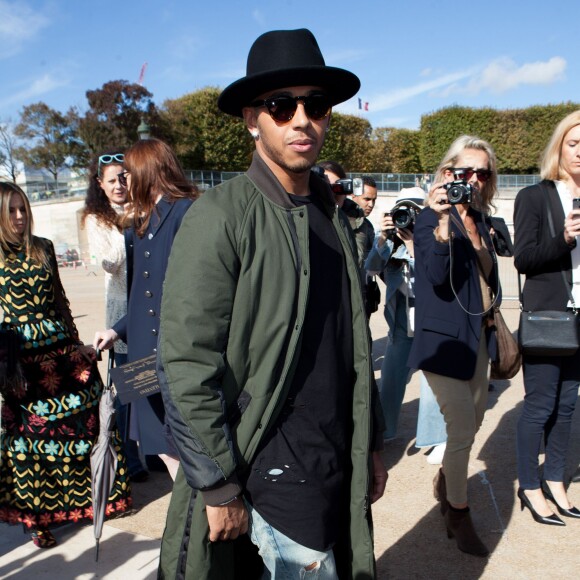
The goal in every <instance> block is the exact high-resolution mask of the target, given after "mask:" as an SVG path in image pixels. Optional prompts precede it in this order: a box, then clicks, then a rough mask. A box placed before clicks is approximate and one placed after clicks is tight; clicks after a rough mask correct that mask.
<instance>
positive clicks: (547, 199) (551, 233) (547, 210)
mask: <svg viewBox="0 0 580 580" xmlns="http://www.w3.org/2000/svg"><path fill="white" fill-rule="evenodd" d="M546 212H547V216H548V227H549V228H550V235H551V236H552V238H555V237H556V230H555V229H554V220H553V218H552V210H551V209H550V200H549V198H548V197H547V196H546ZM560 274H562V280H563V281H564V286H565V287H566V290H567V291H568V298H569V299H570V303H571V304H572V310H573V311H574V312H576V303H575V302H574V297H573V296H572V290H570V285H569V284H568V281H567V280H566V274H564V270H562V269H561V268H560ZM521 276H522V275H521V274H520V273H519V272H518V292H519V294H520V310H522V311H523V309H524V295H523V290H522V281H521Z"/></svg>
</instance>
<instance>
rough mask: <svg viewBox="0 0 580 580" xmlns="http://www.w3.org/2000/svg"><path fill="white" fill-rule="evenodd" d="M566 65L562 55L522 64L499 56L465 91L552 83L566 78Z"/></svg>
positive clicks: (472, 91) (505, 88)
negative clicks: (543, 60) (519, 64)
mask: <svg viewBox="0 0 580 580" xmlns="http://www.w3.org/2000/svg"><path fill="white" fill-rule="evenodd" d="M566 65H567V63H566V60H565V59H563V58H562V57H560V56H554V57H552V58H551V59H550V60H548V61H545V62H541V61H538V62H530V63H525V64H523V65H521V66H518V65H517V64H516V63H515V62H514V61H513V60H512V59H510V58H506V57H504V58H498V59H496V60H494V61H492V62H491V63H489V64H488V65H487V66H486V67H485V68H484V69H483V70H482V71H481V72H480V73H478V74H477V75H475V76H474V77H473V78H472V79H471V81H470V82H469V84H468V85H467V87H466V88H465V92H468V93H471V94H479V93H481V92H483V91H489V92H491V93H494V94H498V93H505V92H507V91H510V90H513V89H516V88H518V87H520V86H522V85H551V84H554V83H555V82H558V81H560V80H562V79H563V78H564V72H565V70H566Z"/></svg>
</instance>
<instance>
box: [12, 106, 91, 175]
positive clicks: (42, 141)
mask: <svg viewBox="0 0 580 580" xmlns="http://www.w3.org/2000/svg"><path fill="white" fill-rule="evenodd" d="M14 133H15V135H16V136H18V137H21V138H22V139H24V140H26V141H27V142H28V143H29V144H30V145H29V146H26V147H19V148H18V149H17V150H16V155H17V156H18V157H19V158H20V159H22V160H23V161H24V162H25V163H26V164H28V165H30V166H31V167H34V168H35V169H46V170H47V171H48V172H49V173H50V174H51V175H52V177H53V179H54V182H55V187H57V185H56V184H57V183H58V174H59V172H60V170H61V169H62V168H63V167H72V166H73V165H74V164H75V159H76V158H77V157H78V156H79V154H80V153H81V152H82V150H83V145H82V143H80V141H79V139H78V137H77V135H76V133H75V131H74V128H73V127H72V125H71V120H70V117H69V115H63V114H62V113H60V112H59V111H55V110H54V109H51V108H50V107H49V106H48V105H46V104H45V103H35V104H33V105H29V106H27V107H24V109H23V110H22V113H21V115H20V122H19V123H18V125H16V128H15V130H14Z"/></svg>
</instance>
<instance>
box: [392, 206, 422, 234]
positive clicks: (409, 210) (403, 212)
mask: <svg viewBox="0 0 580 580" xmlns="http://www.w3.org/2000/svg"><path fill="white" fill-rule="evenodd" d="M418 213H419V210H417V209H416V208H414V207H413V206H412V205H400V206H399V207H398V208H397V209H395V210H393V211H392V213H391V218H392V219H393V225H394V226H395V227H396V228H399V229H400V230H403V229H408V230H412V229H413V226H414V225H415V218H416V217H417V214H418Z"/></svg>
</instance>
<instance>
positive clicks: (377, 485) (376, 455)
mask: <svg viewBox="0 0 580 580" xmlns="http://www.w3.org/2000/svg"><path fill="white" fill-rule="evenodd" d="M371 475H372V479H371V503H375V502H376V501H377V500H379V499H381V497H383V493H385V486H386V485H387V479H388V478H389V474H388V473H387V469H386V467H385V464H384V463H383V456H382V455H381V452H380V451H373V472H372V474H371Z"/></svg>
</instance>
